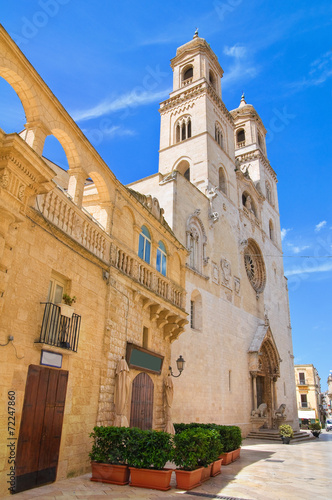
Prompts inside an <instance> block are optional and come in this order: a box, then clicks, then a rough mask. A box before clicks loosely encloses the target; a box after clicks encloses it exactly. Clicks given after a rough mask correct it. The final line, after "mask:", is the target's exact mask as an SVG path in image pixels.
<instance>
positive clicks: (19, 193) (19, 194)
mask: <svg viewBox="0 0 332 500" xmlns="http://www.w3.org/2000/svg"><path fill="white" fill-rule="evenodd" d="M24 192H25V186H23V184H21V185H20V187H19V188H18V193H17V197H18V199H19V200H20V201H22V200H23V197H24Z"/></svg>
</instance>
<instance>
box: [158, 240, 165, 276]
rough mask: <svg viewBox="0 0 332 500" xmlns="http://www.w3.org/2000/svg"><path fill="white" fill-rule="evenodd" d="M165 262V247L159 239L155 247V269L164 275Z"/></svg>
mask: <svg viewBox="0 0 332 500" xmlns="http://www.w3.org/2000/svg"><path fill="white" fill-rule="evenodd" d="M166 263H167V254H166V247H165V245H164V243H163V242H162V241H159V244H158V248H157V259H156V269H157V271H159V272H160V273H161V274H163V275H164V276H166Z"/></svg>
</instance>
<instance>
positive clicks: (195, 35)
mask: <svg viewBox="0 0 332 500" xmlns="http://www.w3.org/2000/svg"><path fill="white" fill-rule="evenodd" d="M193 38H198V28H196V30H195V34H194V36H193Z"/></svg>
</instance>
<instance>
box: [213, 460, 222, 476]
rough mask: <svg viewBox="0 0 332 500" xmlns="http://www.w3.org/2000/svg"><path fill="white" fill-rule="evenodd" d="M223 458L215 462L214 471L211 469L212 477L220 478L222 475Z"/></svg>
mask: <svg viewBox="0 0 332 500" xmlns="http://www.w3.org/2000/svg"><path fill="white" fill-rule="evenodd" d="M222 461H223V460H222V458H219V459H218V460H216V461H215V462H213V464H212V469H211V476H212V477H215V476H218V474H221V470H220V468H221V463H222Z"/></svg>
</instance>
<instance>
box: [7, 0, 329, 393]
mask: <svg viewBox="0 0 332 500" xmlns="http://www.w3.org/2000/svg"><path fill="white" fill-rule="evenodd" d="M331 14H332V4H331V2H330V1H328V0H320V1H319V2H312V1H307V0H302V1H296V0H292V1H290V2H285V1H282V0H276V1H273V2H272V1H270V0H252V1H250V2H247V1H244V0H225V1H224V0H215V1H212V2H210V1H194V0H192V1H191V2H190V3H188V2H187V1H183V0H177V1H174V0H167V1H165V2H152V1H149V2H148V1H141V2H134V1H126V0H125V1H122V3H121V4H120V3H119V2H113V1H105V0H104V1H101V0H95V1H94V2H91V1H87V0H80V1H79V2H78V1H75V0H38V1H29V2H27V1H26V0H16V1H15V8H13V4H12V3H11V2H3V5H2V7H1V16H0V22H1V24H3V26H4V27H5V28H6V30H7V31H8V32H9V34H10V35H11V36H12V37H13V39H14V40H15V41H16V42H17V44H18V45H19V47H20V48H21V50H22V51H23V52H24V54H25V55H26V56H27V58H28V59H29V60H30V62H31V63H32V64H33V66H34V67H35V68H36V70H37V71H38V72H39V74H40V75H41V76H42V78H43V79H44V80H45V82H46V83H47V84H48V86H49V87H50V88H51V90H52V91H53V93H54V94H55V95H56V97H57V98H58V99H59V100H60V102H61V103H62V104H63V105H64V107H65V108H66V109H67V111H69V113H70V114H71V115H72V116H73V117H74V118H75V120H76V121H77V123H78V124H79V126H80V127H81V128H82V130H83V131H84V133H85V134H86V135H87V137H88V138H89V139H90V141H91V143H92V144H93V145H94V146H95V148H96V149H97V151H98V152H99V153H100V155H101V156H102V157H103V158H104V160H105V161H106V162H107V163H108V165H109V166H110V168H111V169H112V170H113V172H114V173H115V174H116V176H117V177H118V178H119V179H120V180H121V181H122V182H123V183H129V182H131V181H134V180H136V179H138V178H141V177H145V176H147V175H150V174H152V173H155V172H156V171H157V168H158V147H159V113H158V104H159V102H160V101H162V100H164V99H165V98H167V96H168V93H169V92H170V90H171V87H172V71H171V68H170V65H169V60H170V59H171V58H172V57H174V56H175V52H176V48H177V47H178V46H180V45H182V44H183V43H186V42H187V41H189V40H190V39H191V38H192V36H193V34H194V31H195V28H196V27H198V28H199V35H200V36H201V37H203V38H205V39H206V40H207V41H208V42H209V43H210V45H211V48H212V49H213V50H214V52H215V53H216V55H217V56H218V59H219V62H220V64H221V66H222V68H223V69H224V77H223V79H222V89H223V100H224V102H225V104H226V106H227V108H228V109H234V108H236V107H237V106H238V105H239V102H240V97H241V93H242V91H244V92H245V95H246V100H247V102H249V103H250V104H253V105H254V106H255V108H256V110H257V111H258V113H259V115H260V116H261V118H262V120H263V122H264V124H265V127H266V129H267V131H268V134H267V148H268V157H269V160H270V162H271V165H272V167H273V168H274V169H275V171H276V172H277V175H278V181H279V183H278V190H279V207H280V216H281V226H282V228H283V251H284V266H285V274H286V276H287V277H288V279H289V298H290V308H291V320H292V327H293V344H294V354H295V363H313V364H314V365H315V366H316V368H317V369H318V372H319V375H320V377H321V379H322V389H323V390H325V389H326V379H327V377H328V375H329V372H330V370H332V361H331V352H332V340H331V339H332V326H331V302H332V293H331V278H332V257H331V256H332V210H331V199H332V197H331V185H332V183H331V180H332V179H331V177H332V176H331V170H332V168H331V167H332V165H331V163H332V162H331V154H330V144H331V139H330V137H331V135H332V134H331V133H332V130H331V128H332V127H331V97H332V90H331V89H332V86H331V83H332V41H331V25H332V17H331ZM0 80H1V79H0ZM24 123H25V117H24V112H23V108H22V106H21V104H20V101H19V100H18V98H17V96H16V94H15V93H14V92H13V91H12V89H11V88H10V87H9V86H8V85H7V84H6V83H5V82H2V81H0V127H1V128H3V129H4V130H5V131H6V132H13V131H19V130H21V129H23V125H24ZM44 153H45V155H46V156H48V157H50V159H52V160H53V161H55V162H58V163H59V164H61V165H63V166H64V167H65V166H66V159H65V156H64V153H63V151H62V150H61V148H59V147H58V144H56V140H52V138H48V139H47V141H46V145H45V151H44Z"/></svg>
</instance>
